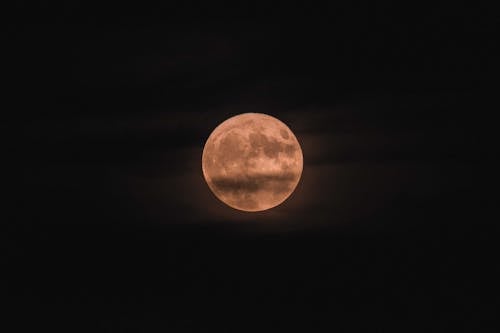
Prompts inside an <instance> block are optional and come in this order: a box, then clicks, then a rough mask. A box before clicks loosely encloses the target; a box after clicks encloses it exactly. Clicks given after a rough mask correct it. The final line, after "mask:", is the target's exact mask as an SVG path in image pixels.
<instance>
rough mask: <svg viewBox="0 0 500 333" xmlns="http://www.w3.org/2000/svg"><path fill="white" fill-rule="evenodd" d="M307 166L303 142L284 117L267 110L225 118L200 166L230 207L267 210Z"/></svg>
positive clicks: (285, 195)
mask: <svg viewBox="0 0 500 333" xmlns="http://www.w3.org/2000/svg"><path fill="white" fill-rule="evenodd" d="M302 169H303V156H302V149H301V147H300V144H299V142H298V140H297V138H296V137H295V135H294V134H293V133H292V131H291V130H290V129H289V128H288V126H286V125H285V124H284V123H283V122H281V121H280V120H278V119H276V118H274V117H272V116H269V115H266V114H263V113H244V114H240V115H237V116H234V117H231V118H229V119H227V120H226V121H224V122H222V123H221V124H220V125H219V126H217V127H216V128H215V129H214V131H213V132H212V134H210V136H209V138H208V140H207V142H206V143H205V147H204V149H203V156H202V170H203V175H204V177H205V180H206V182H207V184H208V186H209V188H210V190H211V191H212V192H213V193H214V194H215V196H216V197H217V198H218V199H219V200H221V201H222V202H224V203H225V204H227V205H228V206H230V207H232V208H235V209H238V210H242V211H247V212H256V211H262V210H267V209H270V208H273V207H276V206H277V205H279V204H281V203H282V202H284V201H285V200H286V199H287V198H288V197H289V196H290V195H291V194H292V192H293V191H294V190H295V188H296V186H297V184H298V182H299V180H300V177H301V174H302Z"/></svg>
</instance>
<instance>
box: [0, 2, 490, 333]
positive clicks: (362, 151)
mask: <svg viewBox="0 0 500 333" xmlns="http://www.w3.org/2000/svg"><path fill="white" fill-rule="evenodd" d="M456 6H457V5H456V4H454V5H453V6H452V7H450V6H440V5H437V4H436V5H435V6H434V7H421V8H413V7H403V6H400V5H399V6H397V5H391V4H389V3H378V2H377V4H373V5H371V6H368V7H367V6H361V5H359V6H358V5H355V4H349V5H347V3H342V4H341V3H338V4H336V5H333V6H330V7H328V8H316V7H315V8H313V7H300V6H294V5H290V4H287V5H286V6H285V5H283V6H281V7H271V6H270V5H268V6H265V7H259V6H258V5H255V4H252V5H248V4H247V5H242V6H230V7H227V6H222V5H221V6H218V5H215V4H211V5H210V6H209V5H205V6H201V7H200V6H195V5H194V4H183V5H173V4H170V3H165V4H162V5H156V6H147V5H141V6H138V5H126V4H123V3H120V4H116V5H101V6H97V7H92V6H90V5H87V4H85V3H83V2H71V3H63V2H58V3H57V2H56V3H54V4H50V5H42V4H39V5H28V4H24V5H19V6H18V7H17V8H16V9H15V10H14V12H13V14H14V15H15V16H14V17H15V18H16V20H15V21H16V22H17V23H15V24H12V25H10V26H9V33H10V35H11V37H12V38H11V40H12V41H13V42H14V46H13V47H12V48H11V52H9V54H11V55H12V58H10V59H9V63H8V64H9V66H10V69H11V71H9V72H12V73H13V74H14V75H13V76H12V79H10V78H9V80H10V81H9V82H10V83H11V84H10V86H11V88H13V93H12V94H10V95H11V96H10V97H13V98H14V99H15V103H12V104H11V105H12V107H11V109H10V110H11V115H13V118H14V124H15V126H16V127H14V129H15V134H14V136H13V137H12V139H11V140H9V144H10V146H11V147H13V149H9V151H13V152H14V154H15V158H14V160H15V161H16V163H15V167H14V168H15V171H14V173H13V177H12V178H14V180H15V181H14V183H15V184H16V185H15V186H14V188H13V189H12V191H10V197H11V198H13V199H14V200H13V203H12V204H9V208H13V212H14V214H9V218H8V220H7V221H6V223H5V224H4V226H5V227H6V228H5V231H6V232H5V233H3V235H2V236H1V238H0V240H1V241H2V243H4V244H6V248H7V260H6V264H7V266H6V267H8V269H7V277H6V283H5V287H6V294H7V297H6V298H5V299H6V300H7V302H8V303H9V308H10V309H11V310H12V313H13V316H11V318H14V319H15V321H16V323H17V324H16V325H17V327H18V328H19V329H20V331H26V330H25V329H27V327H25V325H26V326H32V325H34V327H37V328H39V329H44V330H45V329H48V330H50V331H54V330H56V331H57V330H61V331H65V332H79V331H82V332H89V331H92V332H129V331H130V332H160V331H161V332H166V331H167V332H212V331H214V332H221V331H222V332H226V331H227V332H244V331H249V332H256V331H274V332H281V331H289V330H290V329H293V328H295V329H298V330H299V331H302V332H305V331H309V332H318V331H323V330H324V331H328V332H333V331H340V332H344V331H365V332H366V331H376V332H378V331H380V332H392V331H394V332H422V331H423V330H425V331H433V330H435V331H437V332H445V331H447V330H448V329H450V328H451V327H467V328H468V329H467V330H469V331H475V332H490V331H492V330H491V329H492V327H493V326H492V324H493V322H492V319H493V317H494V309H495V307H494V304H495V302H496V303H497V301H495V298H494V297H493V296H492V291H493V284H494V283H495V281H494V280H495V278H494V273H495V272H496V271H497V263H496V262H497V260H496V257H495V256H494V255H493V252H494V250H493V249H494V244H495V243H496V237H494V235H495V232H496V231H497V227H496V224H495V219H494V218H493V217H492V214H491V213H492V212H493V210H494V205H493V204H494V203H496V202H497V200H496V199H497V196H496V194H494V193H495V192H496V191H494V190H495V189H496V188H494V185H493V182H492V179H493V178H492V177H491V174H492V171H493V168H495V169H496V165H497V152H496V150H497V149H496V147H494V146H495V145H494V144H493V142H494V135H493V133H494V132H495V131H496V126H495V128H494V123H493V122H491V121H489V120H488V117H487V115H488V113H489V112H491V111H494V110H495V107H494V104H493V96H494V94H495V95H496V94H497V90H496V89H494V86H491V85H490V84H489V82H490V81H491V80H492V79H493V78H495V77H496V75H495V73H496V72H497V70H498V61H497V58H496V57H495V56H494V55H493V50H494V49H495V47H497V41H496V39H495V38H494V36H493V32H494V31H493V24H494V17H493V15H492V14H491V10H489V9H488V8H465V7H456ZM254 14H261V15H260V17H259V19H257V18H253V16H254ZM262 14H264V15H262ZM244 112H262V113H267V114H270V115H272V116H274V117H277V118H278V119H280V120H282V121H283V122H285V123H286V124H287V125H288V126H289V127H290V128H291V129H292V131H293V132H294V133H295V134H296V136H297V138H298V140H299V142H300V144H301V146H302V150H303V153H304V172H303V175H302V179H301V181H300V183H299V185H298V187H297V189H296V191H295V192H294V193H293V194H292V196H291V197H290V198H289V199H288V200H287V201H286V202H285V203H283V204H282V205H280V206H278V207H276V208H275V209H272V210H270V211H265V212H259V213H243V212H240V211H236V210H233V209H231V208H229V207H227V206H225V205H224V204H223V203H221V202H220V201H218V200H217V199H216V198H215V196H214V195H213V194H212V193H211V192H210V190H209V188H208V186H207V185H206V183H205V182H204V179H203V175H202V172H201V153H202V149H203V145H204V143H205V140H206V139H207V138H208V136H209V135H210V133H211V131H212V130H213V129H214V128H215V127H216V126H217V125H218V124H219V123H221V122H222V121H224V120H225V119H227V118H228V117H230V116H233V115H236V114H239V113H244ZM7 124H8V123H7ZM9 129H12V128H9ZM7 177H9V175H7Z"/></svg>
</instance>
